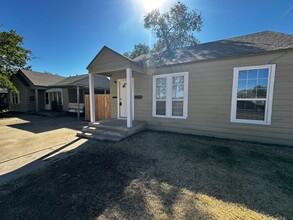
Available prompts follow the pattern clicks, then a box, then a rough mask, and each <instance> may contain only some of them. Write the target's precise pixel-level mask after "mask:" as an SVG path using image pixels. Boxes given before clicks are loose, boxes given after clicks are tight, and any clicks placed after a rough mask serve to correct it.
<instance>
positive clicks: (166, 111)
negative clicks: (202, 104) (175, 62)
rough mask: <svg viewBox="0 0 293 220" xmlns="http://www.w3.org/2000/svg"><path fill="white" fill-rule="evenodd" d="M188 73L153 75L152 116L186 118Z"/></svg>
mask: <svg viewBox="0 0 293 220" xmlns="http://www.w3.org/2000/svg"><path fill="white" fill-rule="evenodd" d="M187 102H188V73H187V72H183V73H172V74H163V75H155V76H153V116H154V117H164V118H181V119H186V118H187V108H188V103H187Z"/></svg>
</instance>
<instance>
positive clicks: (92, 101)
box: [89, 73, 96, 122]
mask: <svg viewBox="0 0 293 220" xmlns="http://www.w3.org/2000/svg"><path fill="white" fill-rule="evenodd" d="M89 90H90V121H91V122H95V121H96V112H95V106H96V105H95V79H94V74H93V73H89Z"/></svg>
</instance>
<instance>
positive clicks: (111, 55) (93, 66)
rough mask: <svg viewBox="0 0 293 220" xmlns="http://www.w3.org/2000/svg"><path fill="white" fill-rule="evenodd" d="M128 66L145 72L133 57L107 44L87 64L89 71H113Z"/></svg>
mask: <svg viewBox="0 0 293 220" xmlns="http://www.w3.org/2000/svg"><path fill="white" fill-rule="evenodd" d="M126 68H132V69H134V70H136V71H139V72H143V69H142V67H141V66H140V65H139V64H138V63H135V62H133V61H132V60H131V59H129V58H127V57H125V56H123V55H121V54H120V53H118V52H116V51H114V50H112V49H110V48H108V47H106V46H104V47H103V48H102V49H101V50H100V52H99V53H98V54H97V55H96V56H95V58H94V59H93V60H92V61H91V63H90V64H89V65H88V66H87V70H89V72H95V73H101V72H112V71H117V70H122V69H126Z"/></svg>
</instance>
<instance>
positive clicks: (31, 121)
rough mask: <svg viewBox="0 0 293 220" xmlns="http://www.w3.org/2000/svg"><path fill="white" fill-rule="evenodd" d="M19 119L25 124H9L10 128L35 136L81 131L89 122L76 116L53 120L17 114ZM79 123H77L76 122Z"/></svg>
mask: <svg viewBox="0 0 293 220" xmlns="http://www.w3.org/2000/svg"><path fill="white" fill-rule="evenodd" d="M16 116H17V118H18V119H21V120H23V121H24V122H23V123H19V122H18V123H15V124H9V125H7V126H8V127H11V128H15V129H20V130H24V131H29V132H32V133H35V134H39V133H43V132H47V131H52V130H57V129H61V128H69V129H73V130H81V129H82V127H83V126H84V125H87V123H88V122H86V121H84V122H81V121H78V119H77V118H76V117H74V116H63V117H54V118H52V120H48V119H50V118H48V117H45V116H39V115H26V114H16ZM77 121H78V122H79V123H76V122H77Z"/></svg>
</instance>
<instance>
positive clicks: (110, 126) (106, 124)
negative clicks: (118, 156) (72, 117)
mask: <svg viewBox="0 0 293 220" xmlns="http://www.w3.org/2000/svg"><path fill="white" fill-rule="evenodd" d="M145 125H146V123H145V122H143V121H133V127H132V128H127V126H126V121H125V120H105V121H98V122H93V123H89V125H87V126H84V127H83V129H82V131H81V132H78V133H77V136H78V137H82V138H87V139H94V140H107V141H120V140H122V139H124V138H126V137H128V136H130V135H133V134H135V133H138V132H140V131H142V130H144V129H145Z"/></svg>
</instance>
